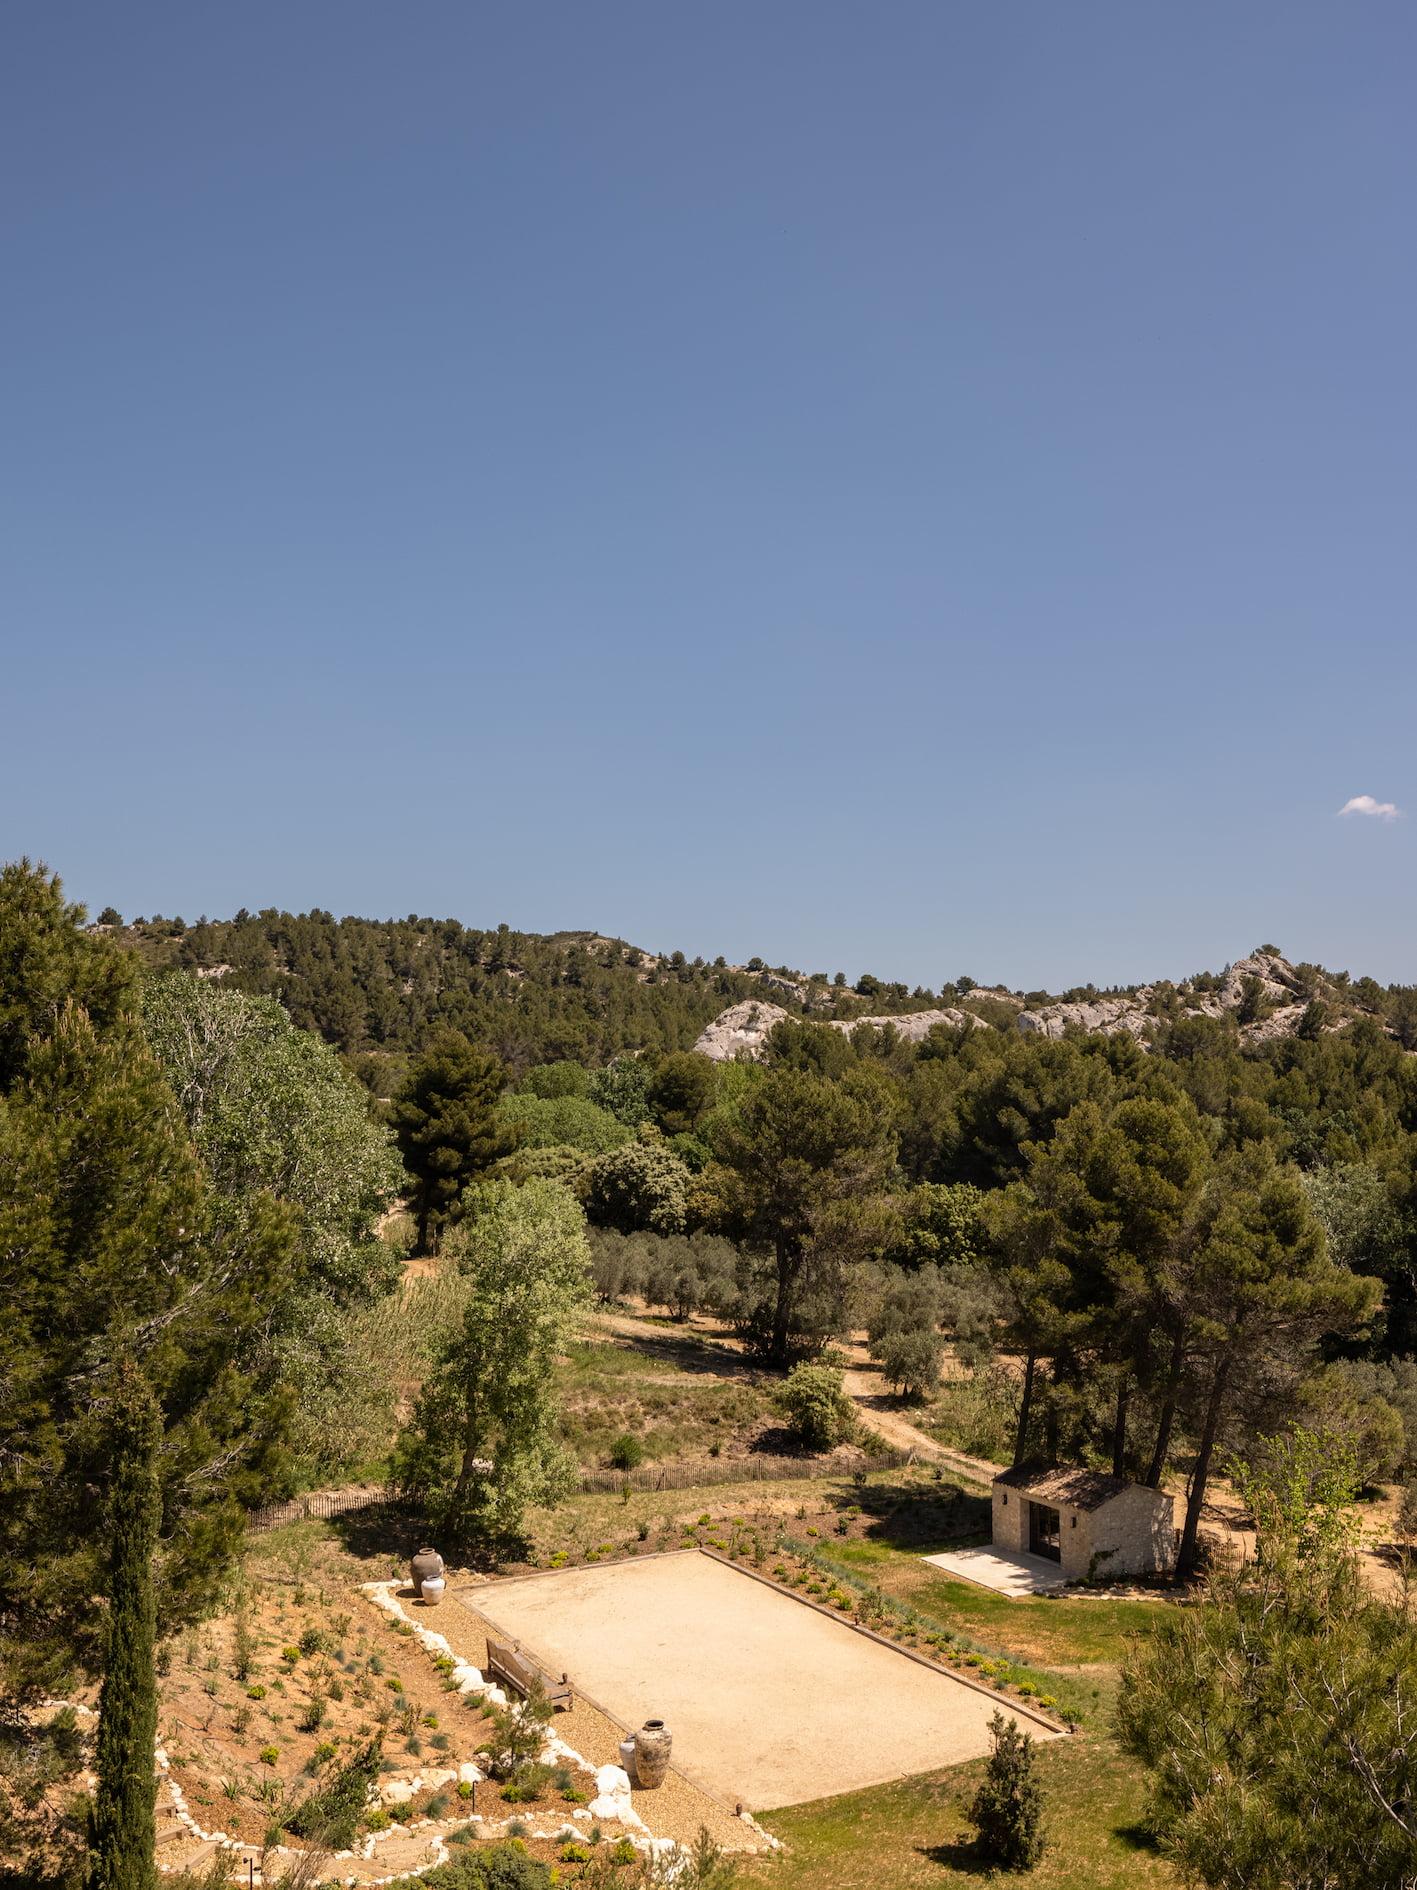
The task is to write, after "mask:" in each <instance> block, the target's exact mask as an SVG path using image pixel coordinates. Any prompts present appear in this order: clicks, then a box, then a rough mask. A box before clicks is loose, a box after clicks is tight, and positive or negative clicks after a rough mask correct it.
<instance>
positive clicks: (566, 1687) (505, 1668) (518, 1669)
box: [487, 1640, 574, 1713]
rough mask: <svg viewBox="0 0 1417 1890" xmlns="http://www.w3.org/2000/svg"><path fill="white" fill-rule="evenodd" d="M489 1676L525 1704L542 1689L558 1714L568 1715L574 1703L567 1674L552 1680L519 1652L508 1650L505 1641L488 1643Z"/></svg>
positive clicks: (514, 1648) (515, 1648) (544, 1671)
mask: <svg viewBox="0 0 1417 1890" xmlns="http://www.w3.org/2000/svg"><path fill="white" fill-rule="evenodd" d="M487 1672H488V1674H489V1676H490V1677H491V1678H492V1679H493V1680H496V1681H498V1682H499V1683H500V1684H501V1685H502V1686H507V1687H510V1688H511V1689H512V1691H513V1692H514V1693H520V1694H521V1696H522V1698H523V1699H524V1700H525V1699H529V1698H530V1697H531V1695H532V1694H533V1693H534V1692H535V1691H536V1690H537V1688H538V1687H539V1688H540V1690H541V1692H542V1693H543V1694H545V1696H546V1698H547V1699H548V1700H550V1702H551V1704H552V1706H553V1707H554V1708H555V1710H556V1711H557V1712H558V1713H569V1712H570V1710H571V1707H572V1705H573V1703H574V1701H573V1698H572V1694H571V1683H570V1681H569V1680H568V1679H567V1677H566V1675H565V1674H562V1675H561V1678H560V1679H559V1680H554V1679H552V1677H551V1675H550V1674H549V1673H547V1671H546V1669H545V1668H544V1667H538V1666H537V1664H536V1662H535V1661H534V1660H531V1659H530V1658H528V1656H527V1655H526V1654H524V1653H522V1651H521V1649H520V1648H518V1647H508V1646H507V1645H506V1643H505V1642H503V1641H493V1640H489V1641H488V1643H487Z"/></svg>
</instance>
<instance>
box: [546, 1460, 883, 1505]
mask: <svg viewBox="0 0 1417 1890" xmlns="http://www.w3.org/2000/svg"><path fill="white" fill-rule="evenodd" d="M914 1461H915V1452H914V1451H913V1450H887V1451H876V1452H874V1453H873V1454H872V1455H871V1456H869V1457H862V1458H860V1459H858V1460H857V1461H856V1462H855V1463H850V1464H830V1463H823V1462H822V1461H821V1460H820V1459H818V1460H816V1461H814V1460H813V1459H812V1458H810V1457H768V1456H762V1457H724V1458H718V1459H715V1460H713V1461H712V1462H709V1463H663V1464H654V1463H646V1464H640V1465H639V1466H638V1467H637V1468H636V1469H634V1470H587V1471H586V1472H585V1473H584V1474H583V1475H582V1477H581V1488H582V1489H583V1490H586V1491H593V1492H599V1493H601V1494H605V1493H608V1492H618V1491H620V1490H623V1489H624V1488H625V1487H626V1485H628V1486H629V1488H630V1489H632V1490H697V1489H708V1488H710V1487H712V1486H713V1485H715V1484H719V1483H787V1482H792V1481H793V1480H800V1479H801V1478H804V1477H822V1476H849V1475H851V1474H852V1472H853V1471H857V1470H901V1469H903V1468H904V1467H905V1466H906V1465H907V1464H910V1463H913V1462H914Z"/></svg>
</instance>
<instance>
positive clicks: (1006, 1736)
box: [969, 1712, 1046, 1870]
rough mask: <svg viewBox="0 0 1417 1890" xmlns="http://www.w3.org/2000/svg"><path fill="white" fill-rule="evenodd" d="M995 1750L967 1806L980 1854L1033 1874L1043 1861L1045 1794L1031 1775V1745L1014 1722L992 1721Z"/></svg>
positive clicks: (998, 1716) (997, 1718)
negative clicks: (969, 1804) (970, 1803)
mask: <svg viewBox="0 0 1417 1890" xmlns="http://www.w3.org/2000/svg"><path fill="white" fill-rule="evenodd" d="M989 1736H990V1737H991V1738H992V1740H993V1742H994V1749H993V1751H992V1752H991V1753H990V1754H989V1763H988V1766H987V1767H986V1769H985V1773H984V1782H983V1784H981V1785H980V1787H979V1790H978V1791H977V1792H976V1793H975V1795H974V1803H973V1804H972V1805H971V1806H970V1808H969V1821H970V1823H971V1824H972V1825H973V1826H974V1828H975V1830H976V1832H977V1833H978V1840H977V1842H978V1847H979V1852H980V1855H981V1856H982V1857H983V1858H984V1859H985V1860H986V1861H987V1862H988V1863H991V1864H997V1865H999V1866H1000V1867H1001V1868H1003V1869H1004V1870H1032V1869H1033V1866H1034V1865H1035V1864H1036V1863H1037V1862H1038V1860H1039V1859H1040V1858H1041V1857H1042V1855H1043V1851H1044V1847H1045V1842H1046V1840H1045V1838H1044V1836H1043V1793H1042V1790H1041V1788H1040V1786H1039V1784H1038V1781H1037V1779H1036V1778H1035V1777H1034V1776H1033V1741H1032V1739H1030V1737H1029V1736H1028V1734H1027V1733H1023V1732H1020V1731H1019V1728H1018V1721H1017V1720H1016V1719H1005V1718H1004V1716H1003V1714H1002V1713H997V1712H996V1713H995V1714H994V1716H993V1717H992V1719H991V1720H990V1721H989Z"/></svg>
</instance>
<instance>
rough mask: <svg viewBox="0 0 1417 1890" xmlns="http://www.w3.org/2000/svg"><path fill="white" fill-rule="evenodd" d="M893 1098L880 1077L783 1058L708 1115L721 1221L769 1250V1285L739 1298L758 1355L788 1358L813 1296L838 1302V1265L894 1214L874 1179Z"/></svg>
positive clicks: (890, 1141) (886, 1157) (890, 1133)
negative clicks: (827, 1075) (820, 1073)
mask: <svg viewBox="0 0 1417 1890" xmlns="http://www.w3.org/2000/svg"><path fill="white" fill-rule="evenodd" d="M896 1108H897V1104H896V1099H895V1097H894V1095H893V1093H892V1091H891V1088H890V1086H889V1084H888V1082H886V1081H885V1080H884V1079H882V1078H880V1077H877V1076H876V1075H875V1074H874V1073H873V1072H868V1071H864V1070H863V1071H854V1072H850V1073H848V1075H846V1076H844V1077H843V1078H842V1079H841V1081H840V1082H839V1083H832V1082H828V1081H826V1080H824V1079H823V1078H821V1077H816V1076H811V1075H808V1074H806V1073H804V1072H802V1071H799V1070H794V1069H790V1068H782V1069H773V1070H770V1071H769V1072H768V1074H767V1075H766V1076H765V1077H764V1078H763V1079H762V1081H760V1082H759V1083H757V1084H755V1085H754V1087H753V1088H752V1090H750V1091H749V1093H748V1094H747V1096H746V1097H745V1098H744V1099H743V1101H742V1103H741V1104H740V1106H739V1108H738V1109H737V1111H736V1113H735V1114H734V1115H733V1116H732V1117H729V1118H727V1119H725V1120H723V1121H720V1122H719V1123H717V1124H716V1125H715V1129H714V1152H715V1154H716V1155H717V1157H718V1160H719V1162H720V1164H721V1165H722V1166H721V1175H722V1191H723V1209H722V1217H723V1225H724V1231H725V1232H728V1233H731V1234H733V1235H735V1236H736V1237H737V1238H738V1239H739V1240H740V1241H741V1242H742V1243H744V1244H745V1245H746V1246H747V1247H749V1248H750V1249H755V1250H758V1251H760V1252H762V1253H763V1254H764V1255H765V1257H767V1258H768V1260H769V1262H770V1265H771V1271H772V1277H771V1280H770V1281H769V1282H768V1283H767V1284H768V1293H767V1295H766V1296H764V1297H761V1298H760V1299H759V1300H758V1303H757V1305H753V1304H752V1303H750V1304H748V1305H747V1306H746V1307H745V1308H744V1311H743V1315H742V1324H743V1325H744V1327H745V1329H747V1330H749V1331H750V1332H751V1331H753V1330H754V1328H755V1327H756V1328H757V1332H758V1335H759V1336H760V1343H761V1345H762V1348H763V1350H764V1351H765V1352H766V1353H767V1355H768V1357H769V1358H771V1359H772V1360H773V1362H774V1363H777V1364H786V1363H787V1362H788V1360H789V1358H790V1357H791V1355H792V1353H793V1351H794V1350H795V1349H796V1348H797V1346H798V1342H799V1339H800V1337H801V1336H802V1335H803V1333H804V1331H805V1329H806V1326H805V1321H804V1317H803V1315H804V1313H805V1312H806V1311H807V1309H808V1307H809V1306H810V1304H811V1302H812V1300H813V1299H814V1298H817V1299H819V1300H826V1301H828V1302H830V1303H834V1304H836V1305H837V1307H838V1309H839V1311H838V1317H839V1316H840V1313H841V1311H844V1310H845V1304H846V1294H845V1291H844V1284H843V1276H844V1272H845V1270H846V1269H847V1268H848V1267H849V1266H850V1265H851V1264H852V1262H853V1261H855V1260H858V1259H861V1258H864V1257H866V1255H868V1254H869V1253H871V1252H872V1251H873V1250H879V1248H880V1247H881V1246H882V1245H883V1244H885V1242H886V1241H887V1240H888V1238H889V1234H890V1231H891V1228H892V1225H893V1223H892V1220H891V1217H890V1215H889V1213H888V1211H887V1210H886V1209H885V1208H884V1206H883V1203H882V1201H881V1197H880V1192H879V1191H880V1190H881V1189H882V1187H883V1184H884V1182H885V1180H886V1178H887V1175H888V1173H889V1171H890V1167H891V1164H892V1162H893V1160H894V1156H895V1152H896Z"/></svg>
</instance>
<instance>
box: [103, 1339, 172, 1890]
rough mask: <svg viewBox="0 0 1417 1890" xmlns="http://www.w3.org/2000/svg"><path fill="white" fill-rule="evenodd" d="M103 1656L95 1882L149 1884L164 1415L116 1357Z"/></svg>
mask: <svg viewBox="0 0 1417 1890" xmlns="http://www.w3.org/2000/svg"><path fill="white" fill-rule="evenodd" d="M111 1431H112V1440H113V1441H112V1458H111V1461H112V1466H113V1481H112V1486H111V1496H110V1519H109V1545H108V1572H109V1585H108V1592H109V1630H108V1664H107V1672H106V1673H105V1675H104V1681H103V1692H102V1695H101V1697H100V1700H99V1722H98V1792H97V1799H96V1803H95V1807H94V1819H93V1845H92V1849H93V1862H92V1883H93V1886H94V1890H152V1887H153V1885H154V1884H155V1883H156V1880H157V1871H156V1848H155V1847H156V1830H155V1819H154V1805H155V1802H156V1791H157V1787H156V1782H155V1778H154V1773H153V1742H154V1740H155V1738H156V1736H157V1679H156V1674H155V1670H154V1666H153V1643H154V1639H155V1634H156V1608H155V1604H154V1598H153V1556H154V1554H155V1553H156V1550H157V1541H158V1524H159V1522H160V1520H161V1514H162V1503H161V1498H160V1495H159V1492H158V1479H157V1456H158V1447H159V1445H160V1443H161V1440H162V1415H161V1412H160V1411H159V1409H158V1404H157V1400H156V1399H155V1398H154V1397H153V1394H152V1391H151V1389H150V1388H149V1386H148V1383H147V1381H146V1379H145V1378H144V1377H143V1374H142V1372H141V1371H140V1370H139V1369H138V1367H137V1366H136V1365H134V1364H133V1363H132V1362H131V1361H129V1362H126V1363H124V1364H123V1365H122V1366H120V1367H119V1369H118V1373H117V1381H116V1385H115V1389H114V1395H113V1404H112V1416H111Z"/></svg>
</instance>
